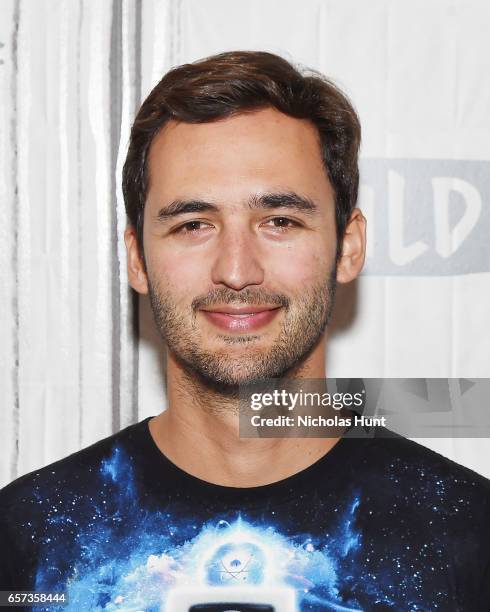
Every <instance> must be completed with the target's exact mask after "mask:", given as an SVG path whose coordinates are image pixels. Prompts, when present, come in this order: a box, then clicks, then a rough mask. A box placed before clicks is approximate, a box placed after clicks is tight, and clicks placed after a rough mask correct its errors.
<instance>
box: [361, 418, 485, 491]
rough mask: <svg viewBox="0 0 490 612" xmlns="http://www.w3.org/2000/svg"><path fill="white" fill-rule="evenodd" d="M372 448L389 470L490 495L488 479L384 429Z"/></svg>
mask: <svg viewBox="0 0 490 612" xmlns="http://www.w3.org/2000/svg"><path fill="white" fill-rule="evenodd" d="M371 448H372V449H373V450H374V451H375V452H376V453H377V454H379V455H381V456H382V457H384V459H385V460H386V461H387V464H386V469H387V470H395V471H398V472H400V473H406V474H407V475H410V474H412V475H416V476H417V478H418V479H423V478H424V477H429V478H430V477H432V476H439V477H441V478H444V479H448V480H451V481H452V482H454V483H456V484H457V483H460V484H462V485H466V486H468V487H470V488H473V487H474V488H475V489H477V490H478V492H480V493H484V494H487V495H490V480H489V479H488V478H485V477H484V476H482V475H481V474H478V473H477V472H475V471H474V470H472V469H470V468H468V467H466V466H464V465H461V464H460V463H458V462H457V461H454V460H452V459H449V458H448V457H445V456H444V455H441V454H440V453H438V452H436V451H434V450H432V449H430V448H428V447H426V446H424V445H422V444H420V443H419V442H416V441H415V440H410V439H409V438H405V437H403V436H401V435H399V434H397V433H395V432H393V431H390V430H388V429H386V428H384V427H381V428H378V432H377V435H376V436H375V437H373V438H372V440H371Z"/></svg>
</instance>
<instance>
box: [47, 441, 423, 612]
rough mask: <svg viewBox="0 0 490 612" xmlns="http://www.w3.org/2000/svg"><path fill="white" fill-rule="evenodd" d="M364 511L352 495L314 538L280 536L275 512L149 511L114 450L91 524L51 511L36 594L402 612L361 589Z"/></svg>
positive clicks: (94, 604) (101, 600) (181, 604)
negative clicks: (203, 515) (253, 515)
mask: <svg viewBox="0 0 490 612" xmlns="http://www.w3.org/2000/svg"><path fill="white" fill-rule="evenodd" d="M360 503H361V500H360V496H359V492H357V493H356V492H352V497H351V499H349V500H348V501H347V502H346V504H345V507H344V508H339V511H338V512H336V518H335V521H334V522H333V523H332V519H331V517H326V520H325V525H331V527H330V528H329V529H328V531H327V530H324V531H323V533H322V534H321V535H320V536H318V535H314V534H305V533H302V534H294V535H291V534H285V533H282V532H281V530H280V528H279V527H278V526H277V525H275V524H274V514H275V513H274V511H272V512H271V513H270V520H265V519H263V518H262V519H261V520H260V521H254V520H253V519H250V518H249V517H248V516H247V515H246V512H244V513H242V512H241V511H239V512H237V511H236V510H234V511H232V512H228V513H227V512H226V511H225V512H221V513H220V514H219V516H217V517H216V519H215V520H207V521H206V522H202V521H201V522H200V521H199V517H192V516H184V515H182V513H181V512H180V510H176V511H172V507H171V506H168V507H167V508H166V511H165V512H149V511H147V510H145V509H144V507H143V505H142V504H141V500H140V499H138V495H137V492H136V487H135V481H134V473H133V464H132V461H131V459H130V458H129V457H128V456H127V455H126V453H125V450H124V448H123V447H121V446H115V447H114V449H113V453H112V455H111V457H110V458H109V459H106V460H104V461H103V462H102V463H101V465H100V468H99V470H98V473H94V490H93V494H92V496H91V498H90V505H89V506H88V507H89V508H90V509H91V511H90V512H91V516H87V510H86V509H84V510H83V512H82V514H83V516H81V515H80V511H78V513H77V508H80V507H81V504H82V502H81V500H77V499H72V500H70V499H68V498H67V499H64V500H63V502H62V503H61V502H60V503H59V504H58V506H57V507H53V508H52V509H51V511H50V513H49V517H48V521H47V528H48V532H47V533H46V538H45V542H44V543H45V544H46V547H47V548H46V550H47V552H46V554H44V555H43V557H42V559H41V563H40V565H39V567H38V570H37V575H36V585H35V590H36V591H47V590H50V591H66V592H67V593H68V597H69V602H70V603H69V605H68V606H67V607H65V608H64V609H65V610H82V609H83V610H94V611H95V610H97V611H99V610H101V611H102V610H104V611H111V612H112V611H116V610H119V611H125V612H130V611H132V612H138V611H143V610H145V611H148V612H150V611H151V612H157V611H159V612H200V611H203V612H204V611H210V610H211V611H212V612H218V611H220V612H221V611H228V610H233V611H241V610H244V611H247V612H249V611H250V612H254V611H255V610H261V611H262V612H305V611H320V610H336V611H340V612H341V611H346V612H347V611H351V612H353V611H359V610H365V609H366V607H365V602H366V601H369V602H370V604H372V607H371V605H370V607H369V609H376V610H389V609H392V610H393V609H399V607H398V606H397V605H396V602H395V601H394V600H393V599H392V597H391V596H390V590H389V589H390V587H389V585H388V584H384V583H383V581H382V577H380V578H381V580H380V581H379V582H376V581H368V580H366V576H365V572H366V570H365V568H364V567H363V559H362V558H360V556H359V555H360V553H361V552H362V536H361V533H359V532H358V531H357V530H356V527H355V523H356V513H357V512H358V511H359V507H360ZM196 505H197V506H198V505H199V502H197V504H196ZM82 507H83V505H82ZM85 508H87V506H85ZM67 530H71V532H70V533H71V534H73V539H74V540H75V541H76V546H75V548H74V549H73V550H76V551H77V554H76V555H75V557H74V558H73V557H72V558H71V559H70V561H69V566H68V567H67V570H66V571H65V572H61V575H60V570H59V568H60V567H62V565H63V560H66V558H67V555H68V556H69V555H70V554H73V553H67V550H66V548H65V546H64V544H63V542H64V541H65V539H66V534H67ZM391 588H392V587H391ZM213 605H214V607H213ZM254 606H255V607H254ZM260 606H262V607H260ZM416 609H419V608H416Z"/></svg>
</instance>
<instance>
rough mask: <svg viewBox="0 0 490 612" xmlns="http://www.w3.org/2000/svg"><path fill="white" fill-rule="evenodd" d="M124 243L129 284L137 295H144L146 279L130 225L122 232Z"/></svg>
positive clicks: (146, 288)
mask: <svg viewBox="0 0 490 612" xmlns="http://www.w3.org/2000/svg"><path fill="white" fill-rule="evenodd" d="M124 242H125V243H126V250H127V253H128V279H129V284H130V285H131V287H132V288H133V289H134V290H135V291H137V292H138V293H143V294H146V293H148V279H147V276H146V272H145V266H144V264H143V260H142V258H141V255H140V250H139V247H138V242H137V240H136V230H135V228H134V227H133V226H132V225H128V227H127V228H126V230H125V232H124Z"/></svg>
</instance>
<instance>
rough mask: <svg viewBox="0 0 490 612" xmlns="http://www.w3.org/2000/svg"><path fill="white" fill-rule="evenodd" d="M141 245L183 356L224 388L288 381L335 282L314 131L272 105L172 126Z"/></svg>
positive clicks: (332, 236)
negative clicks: (283, 378)
mask: <svg viewBox="0 0 490 612" xmlns="http://www.w3.org/2000/svg"><path fill="white" fill-rule="evenodd" d="M143 242H144V247H145V260H146V267H147V278H148V292H149V294H150V300H151V305H152V310H153V314H154V317H155V321H156V324H157V326H158V328H159V330H160V332H161V334H162V335H163V337H164V338H165V340H166V341H167V345H168V348H169V350H170V351H171V352H172V353H173V355H174V356H175V358H176V359H177V360H178V361H180V362H181V363H182V364H184V365H185V366H186V367H187V368H188V369H190V370H191V371H194V372H197V373H199V374H200V375H201V376H202V377H204V378H205V379H208V380H210V381H213V382H214V383H220V384H225V385H236V384H240V383H245V382H250V381H252V380H255V379H258V378H272V377H277V376H282V375H286V373H287V372H288V371H289V370H291V368H293V367H294V366H296V365H298V363H300V362H302V361H303V360H304V359H305V358H306V357H307V356H308V354H309V353H310V352H311V350H312V349H313V348H314V346H315V345H316V344H317V343H318V341H319V340H320V338H321V336H322V333H323V331H324V329H325V326H326V324H327V321H328V317H329V314H330V311H331V307H332V302H333V294H334V286H335V280H334V279H335V253H336V231H335V205H334V193H333V190H332V187H331V185H330V183H329V181H328V178H327V176H326V173H325V169H324V167H323V164H322V160H321V153H320V145H319V138H318V134H317V131H316V129H315V128H314V126H312V125H311V124H310V123H309V122H307V121H304V120H299V119H293V118H291V117H288V116H286V115H284V114H282V113H280V112H278V111H276V110H273V109H265V110H260V111H255V112H252V113H246V114H241V115H238V116H236V117H233V118H230V119H225V120H221V121H218V122H214V123H204V124H187V123H177V122H174V121H172V122H170V123H169V124H167V125H166V126H165V127H164V128H163V130H162V131H161V132H160V133H159V134H158V135H157V136H156V137H155V139H154V141H153V143H152V146H151V148H150V154H149V189H148V197H147V202H146V207H145V216H144V232H143Z"/></svg>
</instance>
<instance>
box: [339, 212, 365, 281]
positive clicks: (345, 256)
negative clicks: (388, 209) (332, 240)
mask: <svg viewBox="0 0 490 612" xmlns="http://www.w3.org/2000/svg"><path fill="white" fill-rule="evenodd" d="M365 256H366V217H364V215H363V214H362V212H361V211H360V209H359V208H354V210H353V211H352V214H351V216H350V218H349V221H348V222H347V226H346V228H345V232H344V239H343V242H342V252H341V255H340V258H339V261H338V263H337V282H339V283H349V282H350V281H352V280H354V279H355V278H357V276H359V273H360V272H361V270H362V266H363V265H364V259H365Z"/></svg>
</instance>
